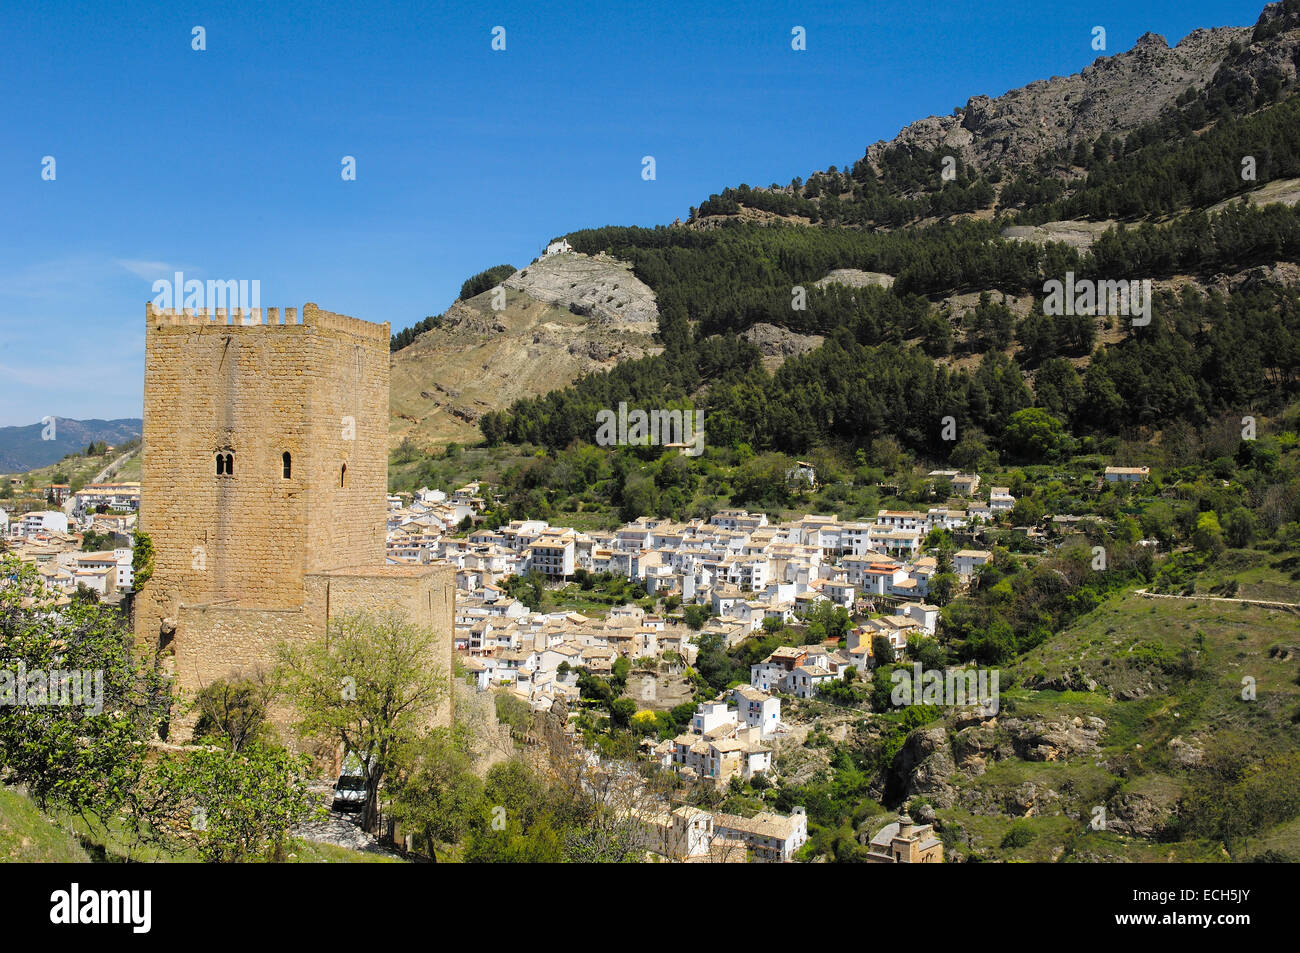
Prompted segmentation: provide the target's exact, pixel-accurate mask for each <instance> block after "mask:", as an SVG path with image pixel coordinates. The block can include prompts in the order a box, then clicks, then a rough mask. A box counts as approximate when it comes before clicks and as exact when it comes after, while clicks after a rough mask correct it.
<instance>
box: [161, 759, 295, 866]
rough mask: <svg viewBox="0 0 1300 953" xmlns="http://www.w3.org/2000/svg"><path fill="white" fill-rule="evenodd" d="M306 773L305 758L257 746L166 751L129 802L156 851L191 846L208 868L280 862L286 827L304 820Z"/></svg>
mask: <svg viewBox="0 0 1300 953" xmlns="http://www.w3.org/2000/svg"><path fill="white" fill-rule="evenodd" d="M308 766H309V759H308V758H307V757H306V756H305V755H293V754H290V753H289V752H288V751H285V750H284V749H283V748H281V747H279V746H276V745H271V744H266V743H264V742H252V743H250V744H248V745H246V746H245V747H244V749H243V750H242V751H238V752H235V751H231V750H229V749H227V748H223V747H208V746H200V747H196V748H190V749H187V750H185V751H182V752H168V753H166V754H163V755H162V756H160V758H159V759H158V761H157V763H156V764H155V765H154V766H153V767H152V768H151V769H150V771H149V773H148V774H147V775H146V777H145V779H144V781H143V782H142V784H141V790H140V791H139V793H138V795H137V797H136V805H137V809H138V811H139V815H138V817H139V821H140V822H141V827H142V829H144V830H145V831H146V832H147V836H148V838H149V839H151V840H155V841H158V842H160V843H161V844H162V845H163V846H164V847H167V848H168V849H171V850H179V849H183V848H186V847H193V848H195V849H196V850H197V851H198V852H199V855H200V856H201V857H202V858H203V859H204V860H206V861H210V862H216V863H231V862H237V861H244V860H252V859H263V860H279V859H282V858H283V854H284V845H285V841H286V839H287V838H288V836H289V830H290V828H291V827H292V826H293V825H294V824H297V823H300V822H301V821H303V820H305V819H306V818H307V817H308V816H309V815H310V814H311V813H312V803H313V800H314V798H313V797H312V795H311V792H310V791H308V789H307V784H308Z"/></svg>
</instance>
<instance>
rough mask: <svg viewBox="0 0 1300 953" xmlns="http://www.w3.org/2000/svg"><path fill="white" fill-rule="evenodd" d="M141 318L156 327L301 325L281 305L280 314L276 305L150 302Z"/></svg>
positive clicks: (293, 313)
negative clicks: (204, 305) (203, 305)
mask: <svg viewBox="0 0 1300 953" xmlns="http://www.w3.org/2000/svg"><path fill="white" fill-rule="evenodd" d="M144 316H145V321H146V322H147V323H149V324H152V325H154V326H156V327H160V328H161V327H176V326H179V325H196V324H200V325H201V324H217V325H221V324H225V325H244V326H252V325H259V324H261V325H277V326H280V327H284V326H287V325H291V324H305V323H306V322H300V321H299V320H298V309H297V308H285V309H284V314H283V315H281V314H280V309H279V308H214V309H212V310H210V311H209V310H208V309H207V308H198V309H195V308H183V309H180V310H177V309H176V308H159V307H157V306H155V305H154V303H153V302H152V301H150V302H148V303H147V304H146V305H145V308H144Z"/></svg>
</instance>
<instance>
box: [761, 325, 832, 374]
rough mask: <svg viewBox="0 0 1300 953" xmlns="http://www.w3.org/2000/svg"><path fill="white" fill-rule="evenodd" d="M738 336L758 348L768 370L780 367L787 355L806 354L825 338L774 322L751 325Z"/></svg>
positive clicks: (819, 344) (818, 345)
mask: <svg viewBox="0 0 1300 953" xmlns="http://www.w3.org/2000/svg"><path fill="white" fill-rule="evenodd" d="M740 336H741V337H743V338H744V339H745V340H747V341H749V342H750V343H751V344H753V345H754V346H755V347H757V348H758V349H759V351H760V352H761V353H762V355H763V365H764V366H765V367H767V368H768V370H773V369H774V368H776V367H780V366H781V364H782V363H783V362H784V361H785V359H786V358H787V357H794V356H796V355H798V354H806V353H807V352H808V351H811V350H813V348H816V347H820V346H821V343H822V341H824V340H826V339H825V338H824V337H822V336H821V335H820V334H796V333H795V332H793V331H787V330H786V329H785V328H778V327H777V326H776V325H775V324H762V323H759V324H755V325H751V326H750V327H749V328H747V329H746V330H745V331H744V332H743V333H742V334H741V335H740Z"/></svg>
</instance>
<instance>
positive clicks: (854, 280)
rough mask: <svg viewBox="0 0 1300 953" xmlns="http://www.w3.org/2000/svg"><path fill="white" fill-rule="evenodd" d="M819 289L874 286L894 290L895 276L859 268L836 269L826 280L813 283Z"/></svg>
mask: <svg viewBox="0 0 1300 953" xmlns="http://www.w3.org/2000/svg"><path fill="white" fill-rule="evenodd" d="M813 284H815V285H816V286H817V287H818V288H825V287H826V286H827V285H832V284H834V285H847V286H848V287H850V288H866V287H870V286H872V285H874V286H876V287H880V288H892V287H893V286H894V276H893V275H887V274H885V273H884V272H880V271H859V270H858V269H857V268H836V269H835V270H834V271H832V272H831V273H830V274H828V275H827V276H826V277H825V278H822V279H820V280H818V281H815V282H813Z"/></svg>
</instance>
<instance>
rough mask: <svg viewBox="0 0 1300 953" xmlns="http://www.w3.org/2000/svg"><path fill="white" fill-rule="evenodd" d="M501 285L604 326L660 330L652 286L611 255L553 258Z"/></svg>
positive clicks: (559, 255) (574, 254) (530, 266)
mask: <svg viewBox="0 0 1300 953" xmlns="http://www.w3.org/2000/svg"><path fill="white" fill-rule="evenodd" d="M502 284H503V285H505V286H506V287H507V288H511V289H513V290H515V291H522V292H523V293H524V294H526V295H528V296H529V297H530V298H534V299H536V300H537V301H542V302H545V303H547V304H553V305H556V306H557V307H561V308H567V309H568V310H569V311H570V312H572V313H573V314H578V315H581V316H583V317H587V318H590V319H591V320H592V321H594V322H596V323H599V324H603V325H609V326H613V327H619V328H626V329H628V330H639V331H645V332H647V333H653V332H654V331H656V330H657V329H658V327H659V308H658V306H657V305H656V303H655V294H654V292H653V291H651V290H650V286H649V285H647V284H646V283H645V282H643V281H642V280H641V279H640V278H638V277H636V275H634V274H632V269H631V267H629V266H628V265H627V263H625V262H621V261H619V260H618V259H616V258H611V257H609V256H608V255H603V254H602V255H594V256H592V255H582V254H579V253H578V252H565V253H563V254H558V255H548V256H546V257H545V258H541V259H539V260H538V261H535V262H533V263H532V264H531V265H529V266H528V267H527V268H522V269H520V270H519V271H516V272H515V273H514V274H513V275H511V276H510V277H509V278H507V279H506V280H505V281H503V282H502Z"/></svg>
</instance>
